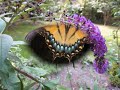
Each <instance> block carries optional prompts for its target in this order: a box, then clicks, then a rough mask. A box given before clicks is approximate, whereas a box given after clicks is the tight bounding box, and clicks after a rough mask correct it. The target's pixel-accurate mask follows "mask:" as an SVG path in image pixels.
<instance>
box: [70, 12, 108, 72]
mask: <svg viewBox="0 0 120 90" xmlns="http://www.w3.org/2000/svg"><path fill="white" fill-rule="evenodd" d="M68 22H69V23H72V24H74V25H76V26H77V27H79V28H80V29H81V30H83V31H85V32H87V34H88V41H89V44H90V45H91V47H90V48H91V50H92V51H93V52H94V56H96V58H95V60H94V62H93V67H94V68H95V70H96V71H97V72H98V73H100V74H102V73H104V72H105V71H106V70H107V68H108V60H107V59H105V58H104V55H105V53H106V52H107V47H106V44H105V39H104V38H103V37H102V35H101V32H100V30H99V28H98V27H97V26H95V25H94V24H93V23H92V22H91V21H90V20H87V19H86V18H85V17H84V16H80V15H78V14H74V15H72V16H69V17H68Z"/></svg>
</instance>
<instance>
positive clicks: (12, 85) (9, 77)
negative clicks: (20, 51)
mask: <svg viewBox="0 0 120 90" xmlns="http://www.w3.org/2000/svg"><path fill="white" fill-rule="evenodd" d="M12 42H13V39H12V37H11V36H9V35H5V34H0V77H1V83H2V85H3V86H4V88H6V89H7V90H21V84H20V80H19V79H18V77H17V76H16V73H15V71H14V68H13V66H12V65H11V63H10V61H8V60H7V59H6V58H7V54H8V51H9V50H10V47H11V45H12Z"/></svg>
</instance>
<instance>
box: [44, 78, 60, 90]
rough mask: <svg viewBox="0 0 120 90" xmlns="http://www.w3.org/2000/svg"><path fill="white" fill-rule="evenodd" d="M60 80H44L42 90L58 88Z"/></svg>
mask: <svg viewBox="0 0 120 90" xmlns="http://www.w3.org/2000/svg"><path fill="white" fill-rule="evenodd" d="M58 82H59V79H58V80H48V81H46V82H44V84H43V87H42V90H56V87H57V85H58Z"/></svg>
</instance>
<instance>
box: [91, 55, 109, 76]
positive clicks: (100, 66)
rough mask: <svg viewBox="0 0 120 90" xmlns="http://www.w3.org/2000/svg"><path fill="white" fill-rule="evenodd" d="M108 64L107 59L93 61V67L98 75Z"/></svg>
mask: <svg viewBox="0 0 120 90" xmlns="http://www.w3.org/2000/svg"><path fill="white" fill-rule="evenodd" d="M108 64H109V63H108V60H107V59H105V58H103V57H102V58H98V57H97V58H96V59H95V62H94V63H93V66H94V68H95V70H96V71H97V72H98V73H100V74H102V73H104V72H105V71H106V70H107V67H108Z"/></svg>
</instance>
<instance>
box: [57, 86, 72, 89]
mask: <svg viewBox="0 0 120 90" xmlns="http://www.w3.org/2000/svg"><path fill="white" fill-rule="evenodd" d="M57 90H70V89H69V88H66V87H64V86H61V85H58V86H57Z"/></svg>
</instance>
